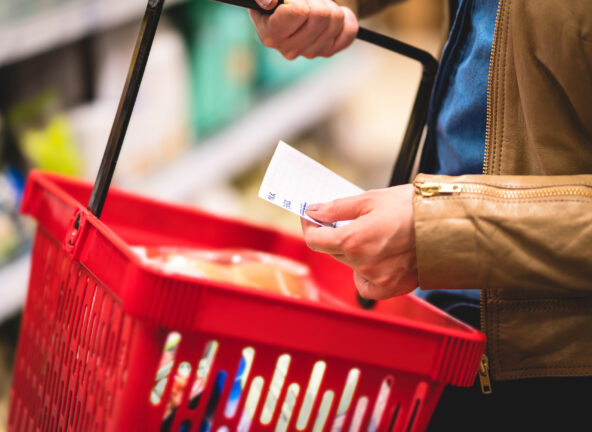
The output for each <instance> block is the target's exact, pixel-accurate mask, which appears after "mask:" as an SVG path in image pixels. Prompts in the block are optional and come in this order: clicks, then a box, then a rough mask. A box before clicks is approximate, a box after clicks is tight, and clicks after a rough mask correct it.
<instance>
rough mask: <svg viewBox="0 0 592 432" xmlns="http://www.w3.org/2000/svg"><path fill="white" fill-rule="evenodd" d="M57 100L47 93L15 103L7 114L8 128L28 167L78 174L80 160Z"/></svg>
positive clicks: (49, 92) (52, 93) (69, 128)
mask: <svg viewBox="0 0 592 432" xmlns="http://www.w3.org/2000/svg"><path fill="white" fill-rule="evenodd" d="M57 100H58V97H57V95H56V94H55V93H54V92H52V91H47V92H43V93H41V94H39V95H37V96H35V97H33V98H31V99H28V100H26V101H24V102H21V103H20V104H17V105H16V106H14V107H13V108H12V109H11V110H10V111H9V113H8V128H9V130H10V132H11V134H12V135H13V136H14V137H15V138H16V141H17V142H18V145H19V147H20V149H21V151H22V153H23V155H24V156H25V157H26V158H27V160H28V162H29V164H30V166H31V167H34V168H40V169H43V170H46V171H52V172H56V173H61V174H67V175H78V174H79V172H80V167H81V166H82V157H81V155H80V153H79V151H78V149H77V147H76V144H75V143H74V138H73V134H72V129H71V127H70V124H69V123H68V120H67V119H66V116H65V115H64V114H62V113H61V112H60V110H59V109H58V108H57V106H58V102H57Z"/></svg>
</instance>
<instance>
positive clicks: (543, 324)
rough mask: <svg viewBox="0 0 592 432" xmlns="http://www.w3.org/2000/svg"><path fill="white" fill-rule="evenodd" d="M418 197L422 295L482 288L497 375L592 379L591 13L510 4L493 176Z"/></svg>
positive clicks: (445, 180)
mask: <svg viewBox="0 0 592 432" xmlns="http://www.w3.org/2000/svg"><path fill="white" fill-rule="evenodd" d="M415 186H416V191H417V193H416V198H415V230H416V241H417V261H418V272H419V280H420V285H421V287H422V289H453V288H454V289H459V288H460V289H464V288H480V289H481V293H482V294H481V297H482V300H481V306H482V307H481V309H482V311H481V314H482V330H483V331H484V332H485V333H486V335H487V349H486V353H487V356H488V357H489V367H490V373H491V376H492V377H493V378H494V379H499V380H507V379H517V378H526V377H549V376H578V375H587V376H589V375H592V1H590V0H571V1H565V2H561V1H556V0H501V1H500V6H499V10H498V17H497V21H496V29H495V37H494V46H493V50H492V54H491V68H490V76H489V88H488V116H487V136H486V150H485V163H484V167H483V175H467V176H460V177H446V176H433V175H424V174H420V175H418V176H417V178H416V179H415Z"/></svg>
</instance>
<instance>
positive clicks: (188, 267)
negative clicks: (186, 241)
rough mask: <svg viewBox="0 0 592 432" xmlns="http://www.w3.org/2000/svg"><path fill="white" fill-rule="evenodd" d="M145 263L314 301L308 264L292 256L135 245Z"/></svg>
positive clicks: (252, 251)
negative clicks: (290, 257) (293, 258)
mask: <svg viewBox="0 0 592 432" xmlns="http://www.w3.org/2000/svg"><path fill="white" fill-rule="evenodd" d="M132 250H133V251H134V252H135V253H136V254H137V255H138V256H139V257H140V258H141V259H142V261H143V262H145V263H147V264H148V265H151V266H155V267H157V268H160V269H161V270H163V271H165V272H170V273H176V274H184V275H188V276H194V277H197V278H201V279H210V280H214V281H219V282H227V283H231V284H235V285H238V286H241V287H247V288H253V289H258V290H262V291H268V292H273V293H278V294H283V295H285V296H289V297H297V298H305V299H309V300H314V301H317V300H318V298H319V293H318V288H317V287H316V285H315V283H314V281H313V279H312V277H311V272H310V269H309V268H308V266H306V265H305V264H303V263H300V262H297V261H295V260H292V259H289V258H286V257H282V256H279V255H275V254H270V253H265V252H261V251H257V250H252V249H197V248H182V247H181V248H180V247H156V246H135V247H133V248H132Z"/></svg>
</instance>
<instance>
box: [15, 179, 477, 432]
mask: <svg viewBox="0 0 592 432" xmlns="http://www.w3.org/2000/svg"><path fill="white" fill-rule="evenodd" d="M90 191H91V185H90V184H87V183H81V182H79V181H77V180H73V179H67V178H64V177H58V176H54V175H49V174H45V173H42V172H39V171H37V172H33V173H32V174H31V175H30V177H29V181H28V184H27V189H26V193H25V198H24V202H23V211H24V213H26V214H29V215H31V216H33V217H34V218H35V219H36V221H37V222H38V228H37V233H36V238H35V243H34V249H33V255H32V268H31V278H30V283H29V291H28V297H27V302H26V306H25V310H24V315H23V321H22V328H21V333H20V339H19V346H18V352H17V357H16V361H15V369H14V379H13V385H12V390H11V398H10V413H9V430H10V431H13V432H20V431H29V430H40V431H52V432H53V431H64V432H66V431H85V432H86V431H126V432H127V431H143V432H144V431H175V432H177V431H187V432H189V431H200V432H201V431H213V432H223V431H255V432H260V431H295V430H298V431H302V430H306V431H328V430H331V431H421V430H424V429H425V428H426V426H427V424H428V422H429V419H430V417H431V415H432V412H433V410H434V408H435V406H436V404H437V403H438V399H439V397H440V394H441V392H442V390H443V388H444V386H445V385H446V384H452V385H459V386H468V385H471V384H472V383H473V381H474V379H475V376H476V372H477V368H478V364H479V361H480V358H481V355H482V353H483V349H484V345H485V336H484V335H483V334H482V333H481V332H479V331H477V330H475V329H472V328H471V327H468V326H466V325H464V324H462V323H461V322H459V321H457V320H455V319H454V318H452V317H450V316H448V315H446V314H444V313H443V312H441V311H439V310H437V309H436V308H434V307H432V306H430V305H429V304H427V303H425V302H423V301H422V300H420V299H418V298H416V297H414V296H412V295H407V296H403V297H399V298H396V299H392V300H388V301H381V302H378V303H377V305H376V307H375V308H374V309H373V310H372V311H368V310H364V309H362V308H360V307H358V306H357V303H356V295H355V287H354V285H353V282H352V274H351V270H350V269H349V268H347V267H346V266H344V265H342V264H340V263H338V262H337V261H335V260H333V259H332V258H331V257H329V256H327V255H323V254H318V253H315V252H313V251H311V250H310V249H309V248H308V247H307V246H306V244H305V243H304V242H303V240H302V239H300V238H298V237H295V236H290V235H287V234H284V233H281V232H278V231H275V230H272V229H266V228H263V227H258V226H254V225H249V224H246V223H243V222H240V221H237V220H232V219H224V218H220V217H217V216H214V215H211V214H207V213H203V212H200V211H198V210H194V209H189V208H184V207H180V206H172V205H167V204H163V203H159V202H156V201H152V200H148V199H144V198H141V197H138V196H134V195H132V194H128V193H125V192H122V191H118V190H111V191H110V192H109V196H108V198H107V202H106V206H105V211H104V213H103V216H102V218H101V220H98V219H97V218H95V217H94V216H93V215H92V214H91V213H90V212H89V211H88V210H87V209H86V208H85V206H84V205H83V204H82V203H86V202H87V201H88V197H89V195H90ZM135 245H147V246H150V245H154V246H173V247H201V248H212V249H219V248H250V249H257V250H261V251H263V252H267V253H273V254H276V255H280V256H284V257H287V258H290V259H293V260H296V261H299V262H301V263H303V264H306V265H307V266H308V267H309V268H310V269H311V273H312V276H313V277H314V280H315V283H316V284H317V285H318V286H319V299H318V301H310V300H308V299H302V298H291V297H284V296H282V295H280V294H274V293H267V292H262V291H257V290H249V289H244V288H241V287H237V286H234V285H232V284H228V283H220V282H213V281H207V280H200V279H197V278H194V277H190V276H187V275H181V274H170V273H165V272H163V271H159V269H157V268H154V267H153V266H148V265H145V263H143V262H142V260H141V259H140V258H139V257H138V256H137V254H135V253H134V252H133V251H132V247H133V246H135ZM335 299H337V300H338V301H335Z"/></svg>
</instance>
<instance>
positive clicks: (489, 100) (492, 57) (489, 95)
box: [483, 0, 506, 174]
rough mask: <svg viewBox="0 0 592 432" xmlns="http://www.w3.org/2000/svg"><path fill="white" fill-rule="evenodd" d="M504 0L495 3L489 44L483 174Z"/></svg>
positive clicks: (487, 163)
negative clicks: (493, 23) (491, 41)
mask: <svg viewBox="0 0 592 432" xmlns="http://www.w3.org/2000/svg"><path fill="white" fill-rule="evenodd" d="M505 2H506V1H505V0H499V3H498V5H497V12H496V14H495V27H494V31H493V43H492V45H491V54H490V56H489V74H488V76H487V114H486V123H485V152H484V153H485V154H484V157H483V174H489V156H490V155H489V152H490V148H491V123H492V122H493V107H492V104H493V101H492V87H493V66H494V63H495V56H496V53H497V40H498V38H499V20H500V15H501V11H502V8H503V6H504V4H505Z"/></svg>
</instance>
